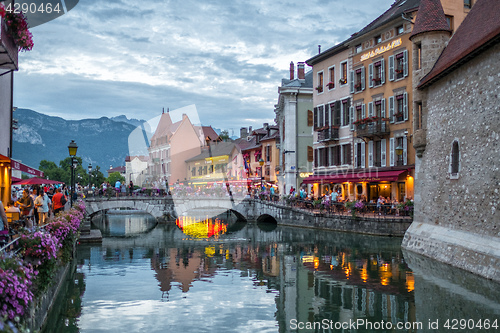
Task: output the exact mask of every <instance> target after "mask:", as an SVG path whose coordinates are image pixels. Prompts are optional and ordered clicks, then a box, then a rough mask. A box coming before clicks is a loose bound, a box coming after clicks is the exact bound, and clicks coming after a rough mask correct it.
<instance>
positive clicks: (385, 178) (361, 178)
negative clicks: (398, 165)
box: [304, 170, 408, 184]
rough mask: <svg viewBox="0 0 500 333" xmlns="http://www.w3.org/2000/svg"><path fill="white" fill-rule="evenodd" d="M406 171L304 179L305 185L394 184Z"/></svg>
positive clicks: (346, 174) (347, 174)
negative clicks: (347, 183)
mask: <svg viewBox="0 0 500 333" xmlns="http://www.w3.org/2000/svg"><path fill="white" fill-rule="evenodd" d="M406 171H408V170H395V171H378V172H377V171H374V172H362V173H345V174H338V175H325V176H309V177H307V178H306V179H304V183H305V184H313V183H345V182H394V181H397V180H398V178H399V175H400V174H402V173H403V172H406Z"/></svg>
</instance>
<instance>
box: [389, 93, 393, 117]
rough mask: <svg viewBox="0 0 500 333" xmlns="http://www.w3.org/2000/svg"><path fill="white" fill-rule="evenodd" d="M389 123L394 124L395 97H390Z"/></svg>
mask: <svg viewBox="0 0 500 333" xmlns="http://www.w3.org/2000/svg"><path fill="white" fill-rule="evenodd" d="M389 121H390V122H391V123H393V122H394V96H389Z"/></svg>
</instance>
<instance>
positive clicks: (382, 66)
mask: <svg viewBox="0 0 500 333" xmlns="http://www.w3.org/2000/svg"><path fill="white" fill-rule="evenodd" d="M380 83H381V84H384V83H385V60H384V59H382V60H381V61H380Z"/></svg>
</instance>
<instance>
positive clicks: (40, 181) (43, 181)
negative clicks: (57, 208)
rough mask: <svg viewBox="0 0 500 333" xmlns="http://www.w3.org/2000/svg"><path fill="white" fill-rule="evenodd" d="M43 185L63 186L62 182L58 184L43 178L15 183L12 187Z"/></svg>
mask: <svg viewBox="0 0 500 333" xmlns="http://www.w3.org/2000/svg"><path fill="white" fill-rule="evenodd" d="M41 184H47V185H48V184H62V182H58V181H57V180H50V179H43V178H37V177H33V178H28V179H23V180H21V181H19V182H15V183H13V184H12V185H41Z"/></svg>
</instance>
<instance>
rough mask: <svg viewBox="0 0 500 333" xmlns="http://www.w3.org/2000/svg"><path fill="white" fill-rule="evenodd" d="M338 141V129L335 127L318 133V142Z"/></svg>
mask: <svg viewBox="0 0 500 333" xmlns="http://www.w3.org/2000/svg"><path fill="white" fill-rule="evenodd" d="M338 139H339V128H338V127H337V126H330V127H328V128H325V129H321V130H319V131H318V141H331V140H338Z"/></svg>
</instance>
